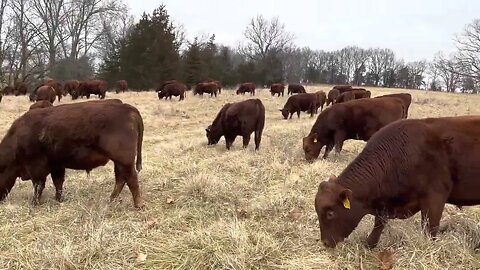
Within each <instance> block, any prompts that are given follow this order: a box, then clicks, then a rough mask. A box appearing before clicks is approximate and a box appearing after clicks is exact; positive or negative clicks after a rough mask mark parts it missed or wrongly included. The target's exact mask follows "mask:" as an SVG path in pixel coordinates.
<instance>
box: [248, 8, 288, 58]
mask: <svg viewBox="0 0 480 270" xmlns="http://www.w3.org/2000/svg"><path fill="white" fill-rule="evenodd" d="M244 35H245V38H246V39H247V40H248V43H247V44H246V45H245V46H244V47H241V48H240V51H241V52H242V54H244V55H245V56H246V57H248V58H249V59H251V60H260V59H265V58H266V57H267V55H268V54H269V53H270V52H275V53H276V52H282V51H283V50H284V49H285V48H287V47H292V46H291V45H292V41H293V39H294V36H293V35H292V34H291V33H289V32H287V31H286V29H285V24H283V23H281V22H280V21H279V19H278V17H274V18H273V19H271V20H267V19H265V18H264V17H263V16H261V15H259V16H257V17H255V18H252V19H251V20H250V23H249V24H248V26H247V29H246V30H245V32H244Z"/></svg>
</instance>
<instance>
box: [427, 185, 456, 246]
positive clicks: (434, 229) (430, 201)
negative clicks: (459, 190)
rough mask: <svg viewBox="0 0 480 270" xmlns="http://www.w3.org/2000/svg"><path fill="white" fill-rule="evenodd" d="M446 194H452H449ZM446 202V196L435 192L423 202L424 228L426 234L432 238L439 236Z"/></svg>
mask: <svg viewBox="0 0 480 270" xmlns="http://www.w3.org/2000/svg"><path fill="white" fill-rule="evenodd" d="M446 194H450V193H449V192H448V193H446ZM446 201H447V198H446V196H444V195H442V194H440V193H436V192H435V193H434V194H428V195H427V197H426V198H425V200H424V201H423V202H422V205H421V214H422V226H424V228H425V230H426V233H428V234H429V235H430V236H431V237H432V238H436V236H437V233H438V229H439V226H440V220H441V219H442V213H443V209H444V208H445V203H446Z"/></svg>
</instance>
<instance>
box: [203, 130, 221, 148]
mask: <svg viewBox="0 0 480 270" xmlns="http://www.w3.org/2000/svg"><path fill="white" fill-rule="evenodd" d="M205 131H206V132H207V134H206V135H207V140H208V145H212V144H217V143H218V141H220V138H221V137H222V135H221V134H220V132H217V131H216V130H215V129H213V128H212V125H210V126H208V127H207V128H206V129H205Z"/></svg>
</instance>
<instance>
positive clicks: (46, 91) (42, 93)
mask: <svg viewBox="0 0 480 270" xmlns="http://www.w3.org/2000/svg"><path fill="white" fill-rule="evenodd" d="M35 92H36V96H35V97H36V98H35V101H40V100H47V101H49V102H50V103H52V104H53V102H55V98H56V93H55V89H53V87H51V86H48V85H43V86H40V87H39V88H37V89H36V91H35Z"/></svg>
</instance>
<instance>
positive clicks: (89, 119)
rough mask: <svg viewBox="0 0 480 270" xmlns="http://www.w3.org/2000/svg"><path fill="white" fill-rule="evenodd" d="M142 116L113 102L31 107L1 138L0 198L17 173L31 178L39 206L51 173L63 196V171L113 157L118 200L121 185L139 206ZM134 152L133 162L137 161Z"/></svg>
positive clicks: (114, 194) (92, 165)
mask: <svg viewBox="0 0 480 270" xmlns="http://www.w3.org/2000/svg"><path fill="white" fill-rule="evenodd" d="M143 130H144V129H143V120H142V117H141V115H140V113H139V112H138V110H137V109H136V108H135V107H132V106H130V105H128V104H122V103H117V102H106V101H103V102H99V101H94V102H80V103H74V104H66V105H60V106H55V107H50V108H43V109H35V110H29V111H27V112H26V113H25V114H24V115H22V116H21V117H20V118H18V119H17V120H15V121H14V122H13V124H12V126H11V127H10V129H9V130H8V132H7V134H6V135H5V137H4V138H3V140H2V141H1V142H0V199H2V200H3V199H5V197H6V196H7V195H8V193H9V192H10V190H11V189H12V187H13V186H14V184H15V180H16V179H17V177H21V178H22V179H23V180H32V183H33V187H34V196H33V202H34V203H35V204H38V203H39V201H40V197H41V195H42V192H43V189H44V187H45V181H46V178H47V176H48V175H49V174H50V175H51V177H52V180H53V183H54V185H55V189H56V193H55V198H56V200H58V201H62V199H63V182H64V180H65V169H74V170H86V171H87V172H89V171H91V170H92V169H94V168H97V167H99V166H104V165H106V164H107V163H108V161H109V160H112V161H113V163H114V168H115V179H116V184H115V188H114V190H113V192H112V194H111V196H110V197H111V199H114V198H116V197H117V196H118V195H119V193H120V192H121V190H122V189H123V187H124V185H125V183H126V184H127V185H128V187H129V188H130V191H131V192H132V195H133V201H134V204H135V206H136V207H142V206H143V200H142V196H141V194H140V189H139V184H138V179H137V172H136V171H135V168H136V169H137V171H140V170H141V167H142V165H141V164H142V158H141V157H142V154H141V152H142V141H143ZM135 156H136V157H137V160H136V162H135Z"/></svg>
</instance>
